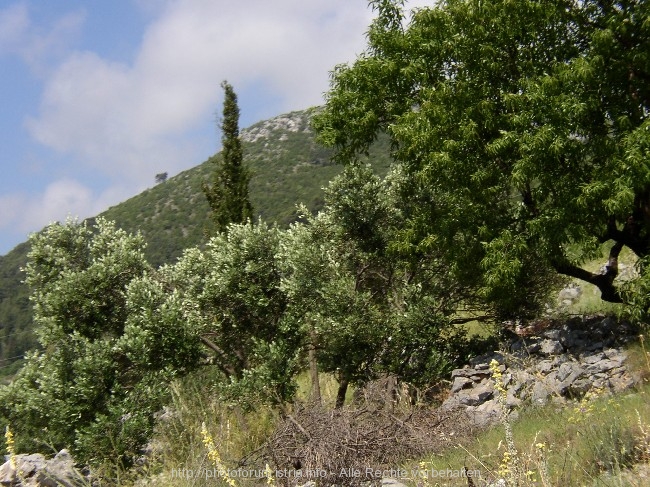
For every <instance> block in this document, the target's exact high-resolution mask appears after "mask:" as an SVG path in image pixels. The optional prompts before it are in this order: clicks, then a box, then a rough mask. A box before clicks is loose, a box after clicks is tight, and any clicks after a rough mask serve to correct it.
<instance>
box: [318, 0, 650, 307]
mask: <svg viewBox="0 0 650 487" xmlns="http://www.w3.org/2000/svg"><path fill="white" fill-rule="evenodd" d="M371 3H372V5H373V7H374V8H375V9H376V10H377V12H378V17H377V19H376V20H375V21H374V22H373V24H372V25H371V27H370V30H369V33H368V41H369V46H368V48H367V51H366V53H365V54H364V56H361V57H360V58H359V60H358V61H356V62H355V63H354V64H353V65H352V66H339V67H338V68H336V70H335V71H334V74H333V85H332V89H331V91H330V92H329V94H328V99H327V105H326V108H325V110H324V112H323V113H322V114H321V115H319V116H318V117H317V119H316V124H315V125H316V127H317V128H318V129H319V131H320V139H321V140H322V141H323V142H325V143H326V144H327V145H329V146H331V147H334V148H335V149H336V155H335V158H336V159H337V160H338V161H340V162H343V163H352V162H354V161H355V160H356V159H357V156H358V154H361V153H363V152H364V151H366V150H367V148H368V146H369V145H370V144H371V142H372V141H373V140H374V139H375V137H376V136H377V134H378V133H380V132H386V133H387V134H388V136H389V137H390V140H391V142H392V144H393V147H394V151H393V155H394V157H395V159H396V160H398V161H400V162H401V163H402V164H403V168H404V172H405V174H406V175H407V177H408V180H409V183H410V186H407V188H408V189H407V190H408V191H409V192H410V194H411V195H413V199H414V200H415V201H416V204H414V207H413V209H412V211H411V212H410V213H409V214H408V215H407V218H406V224H405V226H404V230H403V231H402V232H401V234H400V235H399V236H398V238H397V239H396V241H395V245H399V246H401V247H406V248H409V249H422V248H425V249H428V248H436V249H438V250H439V251H441V252H442V253H443V255H444V258H445V260H446V262H447V263H448V268H449V270H450V272H454V273H456V275H457V278H458V279H462V280H466V281H467V280H468V281H469V282H473V283H474V284H475V285H476V287H477V289H478V290H479V291H480V294H481V296H482V297H484V298H486V299H488V300H491V301H495V302H499V303H500V304H501V306H502V307H503V311H504V312H505V313H506V314H521V312H522V304H524V303H526V302H535V301H536V300H537V299H538V298H539V297H541V296H542V295H543V293H542V292H541V289H543V287H544V285H543V283H544V282H545V280H546V278H547V276H548V275H549V273H550V272H558V273H560V274H564V275H568V276H571V277H575V278H578V279H582V280H584V281H587V282H589V283H592V284H594V285H596V286H597V287H598V288H599V289H600V290H601V296H602V299H604V300H605V301H612V302H620V301H622V300H624V299H625V300H626V301H627V302H633V303H634V304H635V306H636V307H637V308H638V309H640V310H643V309H644V308H645V306H646V305H645V304H644V302H643V299H640V296H639V295H638V294H637V295H636V297H635V298H631V297H629V296H627V294H626V293H622V292H621V289H619V287H617V286H616V284H615V283H614V278H615V277H616V275H617V273H618V267H617V260H618V255H619V253H620V251H621V249H622V248H623V247H627V248H629V249H630V250H632V251H633V252H634V253H635V254H636V255H637V256H638V257H639V258H641V259H643V258H645V257H646V256H647V254H648V251H649V250H650V246H649V244H650V231H649V227H648V225H649V224H650V214H649V213H648V212H647V208H648V203H649V200H648V195H650V192H649V191H648V188H650V179H649V176H648V172H647V170H646V166H647V158H648V147H649V141H650V139H649V138H648V137H649V134H650V132H649V131H648V128H649V126H648V124H649V123H650V122H649V121H648V113H650V112H649V109H650V92H649V91H648V89H649V88H648V87H649V85H648V83H647V80H648V79H649V78H650V69H649V65H648V52H650V45H649V42H650V31H649V24H648V21H647V18H648V8H649V7H648V4H647V2H637V1H631V2H620V1H615V0H613V1H605V2H600V1H585V2H564V1H559V2H557V1H542V2H538V1H532V0H531V1H525V0H521V1H519V0H518V1H515V2H503V1H489V2H484V1H478V0H448V1H446V2H444V3H442V4H441V5H440V6H439V7H437V8H423V9H421V10H419V11H417V12H415V13H414V15H413V17H412V18H411V19H410V22H407V21H406V19H405V18H404V14H403V12H402V9H401V6H400V4H401V2H399V1H391V0H377V1H373V2H371ZM603 242H610V243H611V250H610V255H609V262H608V264H607V270H606V271H605V272H603V273H594V272H589V271H587V270H586V269H584V268H582V267H580V265H581V264H582V263H583V262H584V261H585V260H589V259H590V258H592V257H593V256H594V253H595V252H596V251H597V250H598V247H599V244H601V243H603ZM569 249H571V250H572V251H573V252H572V253H569ZM467 269H471V270H472V271H471V272H469V273H467V272H464V271H466V270H467ZM540 285H541V286H540ZM540 287H541V289H540Z"/></svg>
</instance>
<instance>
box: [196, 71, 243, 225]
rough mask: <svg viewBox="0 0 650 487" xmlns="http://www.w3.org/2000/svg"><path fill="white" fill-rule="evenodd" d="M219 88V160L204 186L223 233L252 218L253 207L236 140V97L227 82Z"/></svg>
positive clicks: (237, 126)
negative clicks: (220, 117) (231, 225)
mask: <svg viewBox="0 0 650 487" xmlns="http://www.w3.org/2000/svg"><path fill="white" fill-rule="evenodd" d="M221 87H222V88H223V90H224V102H223V118H222V121H221V124H220V126H221V130H222V137H221V143H222V146H223V147H222V149H221V158H220V159H219V158H215V164H216V168H215V170H214V175H213V178H212V181H211V182H210V183H208V182H204V183H203V192H204V194H205V196H206V198H207V200H208V203H209V205H210V208H211V209H212V219H213V220H214V223H215V225H216V228H217V231H224V230H225V229H226V228H227V227H228V225H229V224H231V223H245V222H246V221H248V220H250V219H251V218H252V217H253V207H252V206H251V203H250V200H249V198H248V184H249V182H250V173H249V172H248V170H247V169H246V167H245V166H244V155H243V150H242V143H241V139H240V138H239V105H238V104H237V94H236V93H235V91H234V89H233V87H232V86H231V85H230V84H229V83H228V82H226V81H224V82H223V83H221Z"/></svg>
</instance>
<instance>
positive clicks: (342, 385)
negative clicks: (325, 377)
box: [334, 378, 349, 409]
mask: <svg viewBox="0 0 650 487" xmlns="http://www.w3.org/2000/svg"><path fill="white" fill-rule="evenodd" d="M348 384H349V381H348V379H347V378H342V379H341V381H340V382H339V390H338V391H337V393H336V405H335V406H334V409H341V408H342V407H343V404H345V395H346V394H347V392H348Z"/></svg>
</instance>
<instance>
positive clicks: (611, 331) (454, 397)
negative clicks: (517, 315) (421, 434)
mask: <svg viewBox="0 0 650 487" xmlns="http://www.w3.org/2000/svg"><path fill="white" fill-rule="evenodd" d="M550 324H551V326H549V322H548V321H544V322H543V323H542V325H543V327H542V329H541V330H538V328H540V326H538V327H537V328H535V326H529V327H527V328H525V329H524V328H521V330H525V331H526V333H528V334H530V333H539V334H540V336H539V337H532V338H519V337H514V338H513V339H512V340H511V343H510V344H509V345H508V344H505V346H506V349H507V350H510V351H511V352H512V356H510V357H509V358H508V359H505V357H504V356H503V354H498V353H489V354H485V355H481V356H479V357H475V358H473V359H472V360H470V361H469V365H468V366H465V367H464V368H462V369H456V370H454V371H453V373H452V379H453V381H452V382H453V383H452V386H451V395H450V396H449V398H448V399H447V400H446V401H445V402H444V404H443V407H444V408H452V407H453V408H464V409H465V410H466V411H467V413H468V414H469V417H470V418H471V421H472V422H473V423H474V424H475V425H478V426H483V425H487V424H490V423H491V422H493V421H495V420H496V419H497V418H498V416H499V414H500V404H499V400H498V399H499V398H498V397H495V392H494V384H493V381H492V380H491V379H490V378H489V377H490V375H491V371H490V370H489V364H490V362H491V361H492V360H493V359H494V360H497V361H498V362H499V370H500V371H501V373H502V381H503V384H504V386H505V387H506V389H507V396H506V397H507V399H506V407H507V409H508V410H510V409H514V408H517V407H519V406H520V405H521V404H522V403H525V402H527V401H530V402H531V403H532V404H546V403H547V402H549V401H551V400H552V401H553V402H558V403H565V402H566V401H567V398H572V399H575V398H581V397H583V396H584V395H585V394H586V393H587V392H588V391H589V390H591V389H593V388H602V389H604V390H606V391H610V392H611V391H619V390H623V389H626V388H629V387H631V386H632V385H634V383H635V382H634V378H632V377H630V375H629V372H628V370H627V367H626V366H625V360H626V354H625V352H623V351H621V350H620V349H619V348H616V346H615V345H614V344H615V343H616V344H620V343H625V341H626V340H628V339H632V338H633V336H634V334H635V333H638V332H636V331H635V329H634V328H633V327H632V326H629V325H628V324H626V322H621V323H618V322H616V321H615V320H613V319H611V318H602V317H582V318H571V319H569V320H568V321H565V322H564V323H561V324H560V325H559V326H555V327H553V326H552V322H551V323H550ZM531 330H532V331H531ZM535 330H537V331H535ZM506 360H508V361H509V363H508V364H507V365H508V366H506ZM637 380H638V378H637ZM513 412H516V411H513Z"/></svg>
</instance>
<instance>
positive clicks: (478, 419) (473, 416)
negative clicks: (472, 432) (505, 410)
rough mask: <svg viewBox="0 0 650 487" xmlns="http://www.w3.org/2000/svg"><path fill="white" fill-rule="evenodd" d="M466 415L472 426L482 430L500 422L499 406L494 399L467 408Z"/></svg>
mask: <svg viewBox="0 0 650 487" xmlns="http://www.w3.org/2000/svg"><path fill="white" fill-rule="evenodd" d="M466 413H467V415H468V417H469V419H470V421H471V422H472V423H473V424H474V425H476V426H478V427H479V428H484V427H486V426H489V425H491V424H495V423H498V422H499V421H500V419H501V405H500V404H499V402H498V401H497V400H496V399H491V400H489V401H486V402H484V403H483V404H481V405H479V406H474V407H468V408H467V410H466Z"/></svg>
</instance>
